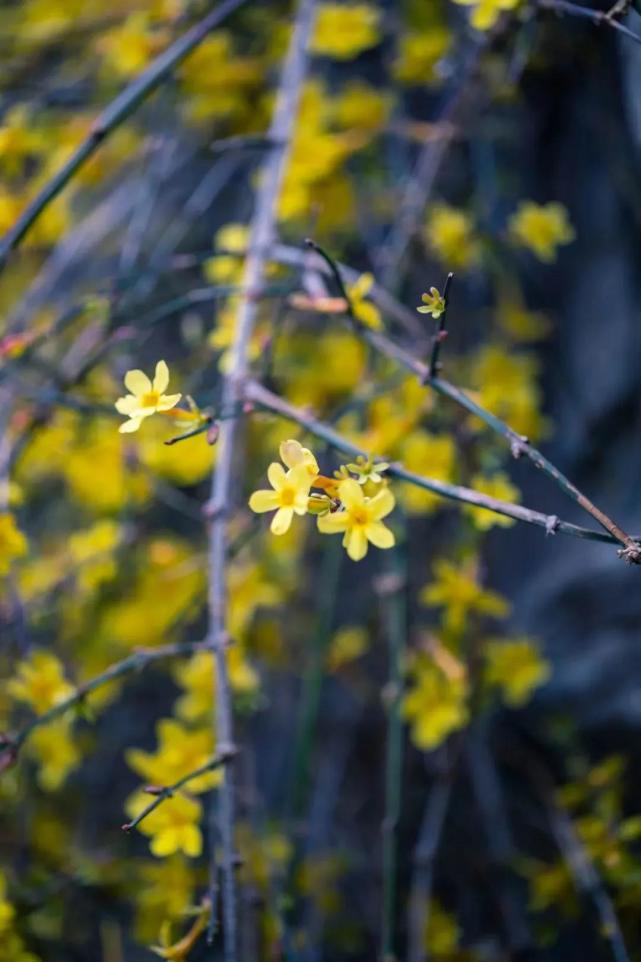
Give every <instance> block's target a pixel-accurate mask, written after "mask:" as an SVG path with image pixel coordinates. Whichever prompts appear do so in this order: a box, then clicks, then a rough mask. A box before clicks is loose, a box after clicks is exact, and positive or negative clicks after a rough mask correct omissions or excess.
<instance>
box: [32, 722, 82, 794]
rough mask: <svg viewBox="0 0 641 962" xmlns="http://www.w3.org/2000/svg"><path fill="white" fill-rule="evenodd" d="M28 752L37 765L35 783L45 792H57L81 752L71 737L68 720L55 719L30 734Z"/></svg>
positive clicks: (76, 762)
mask: <svg viewBox="0 0 641 962" xmlns="http://www.w3.org/2000/svg"><path fill="white" fill-rule="evenodd" d="M28 751H29V754H30V755H31V756H32V757H33V758H35V759H36V761H37V762H38V764H39V768H38V783H39V785H40V786H41V787H42V788H44V790H45V791H47V792H55V791H57V790H58V789H59V788H60V786H61V785H62V783H63V782H64V780H65V779H66V777H67V775H68V774H69V772H70V771H71V769H72V768H75V767H76V766H77V765H78V764H79V763H80V752H79V751H78V748H77V746H76V745H75V743H74V742H73V740H72V737H71V722H70V721H69V719H67V718H58V719H56V720H55V721H53V722H49V724H48V725H43V726H42V727H41V728H36V730H35V731H34V732H33V734H32V735H31V738H30V739H29V742H28Z"/></svg>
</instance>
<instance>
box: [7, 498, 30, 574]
mask: <svg viewBox="0 0 641 962" xmlns="http://www.w3.org/2000/svg"><path fill="white" fill-rule="evenodd" d="M28 548H29V544H28V542H27V539H26V538H25V536H24V535H23V533H22V531H20V529H19V528H18V526H17V525H16V520H15V518H14V516H13V515H12V514H10V513H9V512H6V511H5V512H3V513H1V514H0V576H2V575H6V574H9V571H10V570H11V566H12V564H13V562H14V561H15V560H16V558H23V557H24V556H25V555H26V553H27V551H28Z"/></svg>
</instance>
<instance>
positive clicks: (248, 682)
mask: <svg viewBox="0 0 641 962" xmlns="http://www.w3.org/2000/svg"><path fill="white" fill-rule="evenodd" d="M226 655H227V670H228V672H229V682H230V685H231V688H232V691H233V692H234V694H240V695H251V694H253V692H255V691H256V689H257V688H258V684H259V680H258V675H257V674H256V672H255V671H254V669H253V668H252V666H251V665H250V663H249V661H248V660H247V657H246V655H245V653H244V651H243V649H242V646H241V645H239V644H238V642H237V643H236V644H234V645H232V646H231V648H230V649H229V650H228V651H227V653H226ZM214 672H215V662H214V656H213V654H212V653H211V652H210V651H198V652H196V654H195V655H192V657H191V658H189V659H188V660H187V661H186V662H185V663H184V664H182V665H179V666H178V667H177V668H176V670H175V672H174V677H175V679H176V681H177V682H178V684H179V685H180V686H181V688H182V689H183V690H184V694H182V695H181V696H180V697H179V698H178V700H177V702H176V712H177V713H178V714H179V715H180V716H181V718H184V719H186V721H188V722H192V723H193V722H202V721H205V722H206V721H209V720H210V719H211V716H212V711H213V706H214Z"/></svg>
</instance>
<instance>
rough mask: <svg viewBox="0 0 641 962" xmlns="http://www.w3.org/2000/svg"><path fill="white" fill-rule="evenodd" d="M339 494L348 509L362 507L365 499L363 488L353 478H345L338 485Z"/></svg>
mask: <svg viewBox="0 0 641 962" xmlns="http://www.w3.org/2000/svg"><path fill="white" fill-rule="evenodd" d="M338 496H339V498H340V499H341V501H342V502H343V504H344V505H345V507H346V508H347V509H349V508H360V507H361V506H362V505H363V502H364V501H365V496H364V494H363V489H362V488H361V486H360V484H359V483H358V481H355V480H354V479H353V478H345V480H344V481H341V483H340V484H339V486H338Z"/></svg>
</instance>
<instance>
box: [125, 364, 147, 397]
mask: <svg viewBox="0 0 641 962" xmlns="http://www.w3.org/2000/svg"><path fill="white" fill-rule="evenodd" d="M125 387H126V388H127V390H128V391H129V392H130V393H131V394H147V393H148V392H149V391H151V381H150V380H149V378H148V377H147V375H146V374H145V372H144V371H139V370H137V369H136V370H133V371H127V373H126V374H125Z"/></svg>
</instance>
